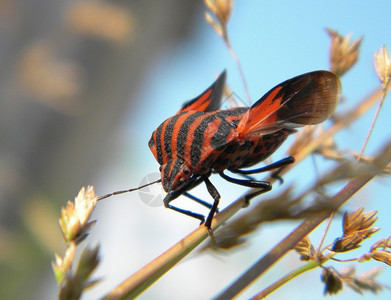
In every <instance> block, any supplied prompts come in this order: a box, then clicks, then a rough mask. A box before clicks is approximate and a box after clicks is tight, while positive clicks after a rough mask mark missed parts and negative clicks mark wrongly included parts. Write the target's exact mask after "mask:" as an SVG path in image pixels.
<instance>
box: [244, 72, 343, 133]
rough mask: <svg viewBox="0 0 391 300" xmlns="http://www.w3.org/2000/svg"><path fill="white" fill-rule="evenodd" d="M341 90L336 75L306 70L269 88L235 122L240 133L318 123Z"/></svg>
mask: <svg viewBox="0 0 391 300" xmlns="http://www.w3.org/2000/svg"><path fill="white" fill-rule="evenodd" d="M340 92H341V83H340V81H339V79H338V77H337V76H336V75H335V74H334V73H332V72H329V71H315V72H311V73H306V74H303V75H300V76H297V77H294V78H291V79H289V80H287V81H284V82H282V83H280V84H279V85H277V86H276V87H274V88H273V89H271V90H270V91H269V92H268V93H267V94H266V95H264V96H263V97H262V98H261V99H260V100H258V101H257V102H256V103H254V105H253V106H251V107H250V109H249V110H248V111H247V112H246V114H245V115H244V116H243V118H242V120H241V121H240V122H239V124H238V131H239V132H240V133H241V134H243V135H247V134H249V135H265V134H269V133H272V132H275V131H278V130H280V129H282V128H286V127H289V128H295V127H300V126H303V125H314V124H319V123H321V122H323V121H325V120H326V119H328V118H329V117H330V116H331V114H332V113H333V112H334V110H335V108H336V106H337V103H338V98H339V95H340Z"/></svg>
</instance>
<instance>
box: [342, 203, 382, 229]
mask: <svg viewBox="0 0 391 300" xmlns="http://www.w3.org/2000/svg"><path fill="white" fill-rule="evenodd" d="M363 212H364V208H359V209H357V210H355V211H354V212H352V213H351V214H349V213H347V212H345V214H344V217H343V233H344V235H350V234H353V233H355V232H357V231H360V230H365V229H368V228H370V227H371V226H372V225H373V224H374V223H375V222H376V221H377V217H376V218H375V215H376V214H377V211H370V212H367V213H363Z"/></svg>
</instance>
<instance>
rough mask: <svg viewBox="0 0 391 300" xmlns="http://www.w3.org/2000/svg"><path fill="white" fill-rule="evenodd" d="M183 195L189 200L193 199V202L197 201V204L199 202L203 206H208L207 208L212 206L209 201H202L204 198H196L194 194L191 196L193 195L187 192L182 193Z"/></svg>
mask: <svg viewBox="0 0 391 300" xmlns="http://www.w3.org/2000/svg"><path fill="white" fill-rule="evenodd" d="M183 195H184V196H186V197H188V198H189V199H191V200H193V201H195V202H197V203H199V204H201V205H203V206H205V207H207V208H209V209H211V208H212V206H213V205H212V204H210V203H209V202H206V201H204V200H201V199H200V198H197V197H196V196H193V195H191V194H189V193H188V192H185V193H183Z"/></svg>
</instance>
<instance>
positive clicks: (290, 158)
mask: <svg viewBox="0 0 391 300" xmlns="http://www.w3.org/2000/svg"><path fill="white" fill-rule="evenodd" d="M294 162H295V159H294V157H293V156H288V157H285V158H283V159H281V160H279V161H276V162H274V163H272V164H270V165H267V166H265V167H262V168H258V169H253V170H230V171H231V172H233V173H238V174H243V175H248V174H255V173H262V172H267V171H271V170H274V169H278V168H282V167H285V166H287V165H290V164H293V163H294Z"/></svg>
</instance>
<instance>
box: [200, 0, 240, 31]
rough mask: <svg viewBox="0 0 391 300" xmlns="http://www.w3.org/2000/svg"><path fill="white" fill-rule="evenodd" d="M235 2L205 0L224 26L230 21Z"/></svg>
mask: <svg viewBox="0 0 391 300" xmlns="http://www.w3.org/2000/svg"><path fill="white" fill-rule="evenodd" d="M233 4H234V2H233V0H205V5H206V6H207V7H208V9H209V10H210V11H211V12H212V13H213V14H214V15H215V16H216V17H217V19H218V20H219V22H220V23H221V24H222V25H223V26H225V25H226V24H227V23H228V21H229V18H230V17H231V13H232V9H233Z"/></svg>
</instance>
